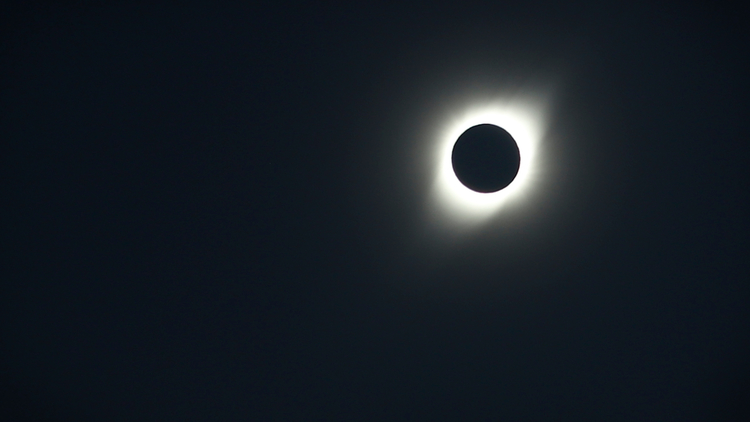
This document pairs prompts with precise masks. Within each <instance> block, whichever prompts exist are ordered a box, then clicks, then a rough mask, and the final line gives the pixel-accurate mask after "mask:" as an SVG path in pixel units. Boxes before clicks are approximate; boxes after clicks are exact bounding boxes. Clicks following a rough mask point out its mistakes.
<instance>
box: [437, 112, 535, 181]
mask: <svg viewBox="0 0 750 422" xmlns="http://www.w3.org/2000/svg"><path fill="white" fill-rule="evenodd" d="M451 162H452V163H453V171H454V172H455V173H456V177H458V180H459V181H460V182H461V183H463V185H464V186H466V187H467V188H469V189H471V190H473V191H476V192H482V193H490V192H497V191H499V190H500V189H503V188H505V187H506V186H508V185H510V183H511V182H512V181H513V179H515V178H516V175H517V174H518V168H519V167H520V165H521V154H520V152H519V151H518V145H517V144H516V141H515V140H514V139H513V137H512V136H510V133H508V132H507V131H506V130H505V129H503V128H501V127H498V126H495V125H491V124H482V125H477V126H472V127H470V128H469V129H467V130H466V131H465V132H464V133H462V134H461V136H459V137H458V140H457V141H456V144H455V145H454V146H453V154H452V155H451Z"/></svg>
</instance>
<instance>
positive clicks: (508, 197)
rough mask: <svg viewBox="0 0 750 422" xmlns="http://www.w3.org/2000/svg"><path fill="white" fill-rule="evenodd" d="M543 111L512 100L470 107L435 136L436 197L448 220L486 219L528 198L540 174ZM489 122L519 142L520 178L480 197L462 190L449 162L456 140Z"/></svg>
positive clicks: (477, 220)
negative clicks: (510, 204)
mask: <svg viewBox="0 0 750 422" xmlns="http://www.w3.org/2000/svg"><path fill="white" fill-rule="evenodd" d="M543 110H544V107H543V104H539V103H538V102H536V101H508V102H498V103H489V104H484V105H479V106H475V107H473V108H469V109H467V110H466V111H465V112H464V113H460V114H458V115H456V116H454V117H453V118H452V119H449V120H448V121H447V122H446V125H445V126H444V128H443V129H442V131H440V132H439V133H438V134H437V137H438V139H436V142H435V150H434V159H435V163H436V165H435V167H434V172H435V173H434V174H435V176H434V177H435V179H434V185H433V191H432V195H433V199H434V200H435V202H436V204H435V205H438V206H439V207H440V208H441V209H442V210H443V211H444V212H446V213H447V215H446V216H445V217H448V218H450V219H452V220H454V222H455V223H459V224H469V225H471V223H478V222H481V221H484V220H485V219H487V218H488V217H491V216H492V215H494V214H496V213H497V212H498V211H499V210H500V209H502V208H503V207H504V206H506V205H508V204H509V203H511V202H513V203H516V202H518V201H521V200H522V199H524V198H526V197H528V195H529V194H531V193H532V191H533V188H534V182H535V180H536V179H537V176H538V175H539V169H538V168H537V161H538V155H539V147H540V141H541V138H542V136H543V135H544V133H543V132H544V126H545V125H544V116H543V114H544V111H543ZM483 123H489V124H492V125H496V126H499V127H501V128H503V129H505V130H506V131H508V133H510V135H511V136H512V137H513V139H515V141H516V143H517V144H518V149H519V152H520V155H521V163H520V167H519V170H518V175H517V176H516V178H515V179H514V180H513V182H512V183H511V184H510V185H509V186H507V187H506V188H505V189H502V190H500V191H498V192H492V193H479V192H475V191H472V190H470V189H469V188H467V187H466V186H464V185H463V184H462V183H461V182H460V181H459V180H458V178H457V177H456V174H455V173H454V171H453V165H452V162H451V154H452V152H453V145H454V144H455V142H456V140H457V139H458V137H459V136H460V135H461V134H462V133H463V132H464V131H466V130H467V129H469V128H470V127H472V126H475V125H479V124H483Z"/></svg>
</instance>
